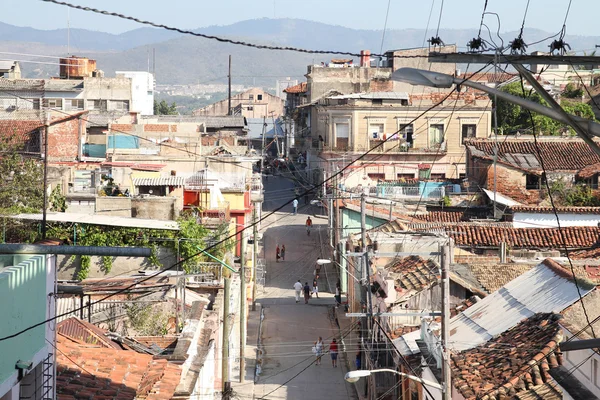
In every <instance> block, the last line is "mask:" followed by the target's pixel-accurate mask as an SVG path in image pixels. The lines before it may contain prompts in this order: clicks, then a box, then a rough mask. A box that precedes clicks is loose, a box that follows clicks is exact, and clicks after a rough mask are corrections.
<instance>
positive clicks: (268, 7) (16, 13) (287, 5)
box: [0, 0, 600, 36]
mask: <svg viewBox="0 0 600 400" xmlns="http://www.w3.org/2000/svg"><path fill="white" fill-rule="evenodd" d="M67 1H69V0H67ZM72 1H73V2H74V3H75V4H79V5H83V6H90V7H97V8H102V9H105V10H107V11H114V12H119V13H123V14H128V15H131V16H135V17H139V18H142V19H149V20H152V21H156V22H160V23H164V24H167V25H172V26H177V27H182V28H199V27H204V26H208V25H227V24H231V23H234V22H237V21H242V20H246V19H254V18H262V17H269V18H273V17H275V18H302V19H308V20H313V21H319V22H324V23H328V24H333V25H342V26H346V27H352V28H360V29H382V28H383V26H384V21H385V16H386V10H387V7H388V0H302V1H298V0H72ZM434 2H435V4H434V9H433V14H432V18H431V20H432V21H431V24H432V26H433V27H435V26H437V20H438V16H439V12H440V4H441V0H435V1H434ZM526 3H527V1H526V0H488V11H490V12H496V13H498V14H499V15H500V17H501V23H502V27H501V32H505V31H508V30H515V29H519V28H520V26H521V21H522V18H523V13H524V11H525V6H526ZM431 4H432V1H431V0H422V1H415V0H391V6H390V12H389V19H388V28H391V29H401V28H425V26H426V24H427V18H428V16H429V11H430V9H431ZM483 4H484V0H446V1H445V3H444V10H443V13H442V21H441V27H442V28H473V27H479V22H480V18H481V12H482V8H483ZM567 5H568V0H530V7H529V13H528V16H527V21H526V24H525V25H526V26H527V27H532V28H539V29H543V30H545V31H549V32H552V33H555V32H557V31H559V30H560V28H561V26H562V23H563V19H564V16H565V12H566V9H567ZM0 10H2V11H1V12H0V21H2V22H5V23H9V24H13V25H18V26H31V27H35V28H38V29H55V28H64V27H66V26H67V8H66V7H64V6H59V5H55V4H48V3H43V2H42V1H40V0H0ZM599 11H600V1H598V0H574V1H573V3H572V6H571V11H570V14H569V19H568V21H567V32H568V33H569V34H577V35H594V36H595V35H600V29H598V23H597V20H598V15H599ZM70 19H71V27H74V28H87V29H92V30H98V31H104V32H111V33H120V32H124V31H127V30H131V29H135V28H137V27H139V25H138V24H136V23H134V22H128V21H124V20H120V19H118V18H115V17H108V16H102V15H97V14H92V13H90V12H84V11H79V10H71V11H70ZM486 19H487V20H486V21H487V22H488V25H490V28H492V29H495V27H496V26H497V23H496V22H495V17H494V16H492V15H488V16H486Z"/></svg>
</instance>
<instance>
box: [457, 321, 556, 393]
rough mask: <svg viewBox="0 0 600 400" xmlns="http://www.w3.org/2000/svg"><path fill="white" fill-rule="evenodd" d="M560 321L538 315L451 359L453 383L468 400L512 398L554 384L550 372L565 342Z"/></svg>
mask: <svg viewBox="0 0 600 400" xmlns="http://www.w3.org/2000/svg"><path fill="white" fill-rule="evenodd" d="M560 318H561V316H560V315H558V314H552V313H540V314H535V315H533V316H532V317H530V318H528V319H526V320H524V321H522V322H521V323H519V324H518V325H516V326H515V327H513V328H511V329H509V330H507V331H505V332H503V333H502V334H500V335H499V336H497V337H495V338H494V339H492V340H490V341H488V342H487V343H485V344H483V345H481V346H479V347H475V348H473V349H469V350H465V351H462V352H460V353H457V354H454V355H452V356H451V358H452V367H451V368H452V383H453V384H454V386H455V387H456V389H458V391H459V392H460V393H461V394H462V396H463V397H464V398H465V399H466V400H474V399H480V398H484V397H485V395H488V396H489V397H487V398H512V396H514V395H515V394H516V393H519V392H526V391H527V390H529V389H532V388H535V387H537V386H540V385H544V384H545V383H547V382H552V378H551V377H550V375H549V373H548V370H549V369H550V368H553V367H557V366H558V365H559V363H560V357H557V355H556V354H555V351H556V350H557V349H558V345H557V344H558V343H560V341H561V340H562V333H561V329H560V327H559V323H558V322H559V320H560ZM500 393H508V394H511V396H506V397H504V396H502V397H500V396H499V395H500Z"/></svg>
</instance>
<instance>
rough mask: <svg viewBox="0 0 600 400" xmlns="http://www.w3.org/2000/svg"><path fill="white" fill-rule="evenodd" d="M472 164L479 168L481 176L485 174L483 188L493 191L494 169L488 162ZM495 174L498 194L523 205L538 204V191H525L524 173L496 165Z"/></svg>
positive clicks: (525, 177) (525, 179)
mask: <svg viewBox="0 0 600 400" xmlns="http://www.w3.org/2000/svg"><path fill="white" fill-rule="evenodd" d="M474 164H475V168H480V170H481V173H482V174H486V173H487V176H486V178H487V179H486V181H485V187H486V188H487V189H489V190H494V167H493V166H491V165H490V162H476V163H474ZM496 173H497V178H496V188H497V191H498V193H502V194H503V195H505V196H508V197H510V198H511V199H513V200H515V201H518V202H520V203H524V204H533V203H539V201H540V191H539V190H527V189H525V185H526V182H527V176H526V174H525V172H523V171H520V170H518V169H515V168H510V167H507V166H504V165H500V164H497V166H496Z"/></svg>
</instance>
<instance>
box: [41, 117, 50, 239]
mask: <svg viewBox="0 0 600 400" xmlns="http://www.w3.org/2000/svg"><path fill="white" fill-rule="evenodd" d="M49 131H50V115H49V113H48V112H44V136H43V137H44V195H43V196H44V198H43V202H44V208H43V209H42V239H46V231H47V226H46V225H47V223H46V217H47V215H48V133H49Z"/></svg>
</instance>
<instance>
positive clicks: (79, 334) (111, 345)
mask: <svg viewBox="0 0 600 400" xmlns="http://www.w3.org/2000/svg"><path fill="white" fill-rule="evenodd" d="M56 332H57V333H59V334H61V335H63V336H65V337H68V338H69V339H71V340H73V341H75V342H78V343H84V344H91V345H96V346H99V347H105V348H107V349H118V350H122V348H121V346H119V345H118V344H117V343H115V342H113V341H112V340H110V339H109V338H107V337H106V331H105V330H103V329H100V328H98V327H97V326H96V325H94V324H91V323H89V322H86V321H83V320H81V319H79V318H76V317H69V318H67V319H65V320H64V321H61V322H59V323H58V325H57V328H56Z"/></svg>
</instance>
